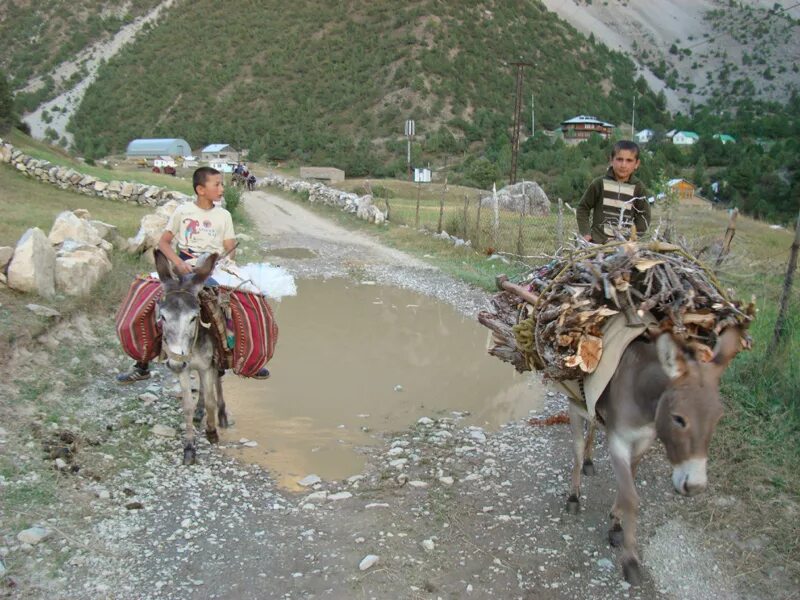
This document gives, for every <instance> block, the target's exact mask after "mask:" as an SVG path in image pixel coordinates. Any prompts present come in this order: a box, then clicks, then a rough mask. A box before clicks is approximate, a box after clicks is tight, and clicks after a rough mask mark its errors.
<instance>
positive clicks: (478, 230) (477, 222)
mask: <svg viewBox="0 0 800 600" xmlns="http://www.w3.org/2000/svg"><path fill="white" fill-rule="evenodd" d="M481 200H482V198H481V193H480V192H478V217H477V218H476V219H475V249H476V250H478V251H479V252H480V248H481V204H482V202H481Z"/></svg>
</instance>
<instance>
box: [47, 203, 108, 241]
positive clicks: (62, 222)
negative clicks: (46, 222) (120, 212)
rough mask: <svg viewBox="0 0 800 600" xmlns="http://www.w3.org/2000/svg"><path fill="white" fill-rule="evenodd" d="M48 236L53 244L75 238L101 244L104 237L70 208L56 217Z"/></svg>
mask: <svg viewBox="0 0 800 600" xmlns="http://www.w3.org/2000/svg"><path fill="white" fill-rule="evenodd" d="M87 215H88V212H87ZM47 238H48V239H49V240H50V243H51V244H60V243H62V242H63V241H64V240H75V241H77V242H85V243H87V244H91V245H92V246H96V245H97V244H99V243H100V240H101V239H102V238H101V237H100V235H99V234H98V233H97V230H96V229H95V228H94V227H92V224H91V223H90V222H89V221H87V220H86V219H82V218H80V217H78V216H77V215H75V213H72V212H70V211H68V210H65V211H64V212H62V213H61V214H60V215H58V216H57V217H56V220H55V222H54V223H53V228H52V229H51V230H50V235H48V236H47Z"/></svg>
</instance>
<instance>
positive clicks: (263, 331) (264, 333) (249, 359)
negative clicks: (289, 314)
mask: <svg viewBox="0 0 800 600" xmlns="http://www.w3.org/2000/svg"><path fill="white" fill-rule="evenodd" d="M229 306H230V310H231V320H232V321H233V330H234V339H235V341H234V346H233V372H234V373H236V374H237V375H241V376H243V377H252V376H253V375H255V374H256V373H258V371H259V369H261V367H263V366H264V365H265V364H267V363H268V362H269V360H270V359H271V358H272V355H273V354H274V352H275V344H277V343H278V324H277V323H276V322H275V316H274V315H273V314H272V309H271V308H270V306H269V304H267V301H266V300H265V299H264V297H263V296H262V295H261V294H251V293H250V292H242V291H231V293H230V304H229Z"/></svg>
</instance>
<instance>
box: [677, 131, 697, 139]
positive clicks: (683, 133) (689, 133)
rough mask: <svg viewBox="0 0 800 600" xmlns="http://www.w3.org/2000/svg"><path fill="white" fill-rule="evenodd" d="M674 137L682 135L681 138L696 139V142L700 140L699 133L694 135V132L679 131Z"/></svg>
mask: <svg viewBox="0 0 800 600" xmlns="http://www.w3.org/2000/svg"><path fill="white" fill-rule="evenodd" d="M675 135H682V136H683V137H688V138H695V139H698V140H699V139H700V134H699V133H695V132H694V131H679V132H678V133H676V134H675Z"/></svg>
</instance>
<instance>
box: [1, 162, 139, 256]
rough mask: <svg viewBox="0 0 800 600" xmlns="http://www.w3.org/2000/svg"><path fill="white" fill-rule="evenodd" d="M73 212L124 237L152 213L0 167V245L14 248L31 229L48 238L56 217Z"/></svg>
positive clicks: (130, 234) (128, 235)
mask: <svg viewBox="0 0 800 600" xmlns="http://www.w3.org/2000/svg"><path fill="white" fill-rule="evenodd" d="M76 208H85V209H87V210H88V211H89V213H90V214H91V216H92V218H93V219H98V220H100V221H104V222H106V223H110V224H112V225H116V226H117V228H118V229H119V232H120V234H121V235H123V236H125V237H131V236H133V235H135V234H136V232H137V231H138V230H139V222H140V221H141V219H142V217H143V216H144V215H146V214H148V213H151V212H152V210H153V209H152V208H150V207H145V206H139V205H136V204H130V203H124V202H120V201H116V200H108V199H106V198H95V197H92V196H84V195H83V194H78V193H74V192H68V191H65V190H62V189H60V188H57V187H56V186H53V185H47V184H43V183H41V182H39V181H36V180H34V179H31V178H30V177H27V176H25V175H23V174H21V173H20V172H18V171H16V170H14V169H12V168H10V167H9V166H8V165H0V212H1V213H2V215H3V219H2V220H0V245H3V246H14V245H15V244H16V243H17V240H18V239H19V238H20V236H21V235H22V234H23V233H25V231H26V230H27V229H29V228H30V227H38V228H39V229H41V230H42V231H44V233H45V235H47V234H48V233H49V232H50V229H51V228H52V226H53V221H54V220H55V218H56V216H57V215H58V214H59V213H61V212H63V211H65V210H75V209H76Z"/></svg>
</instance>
